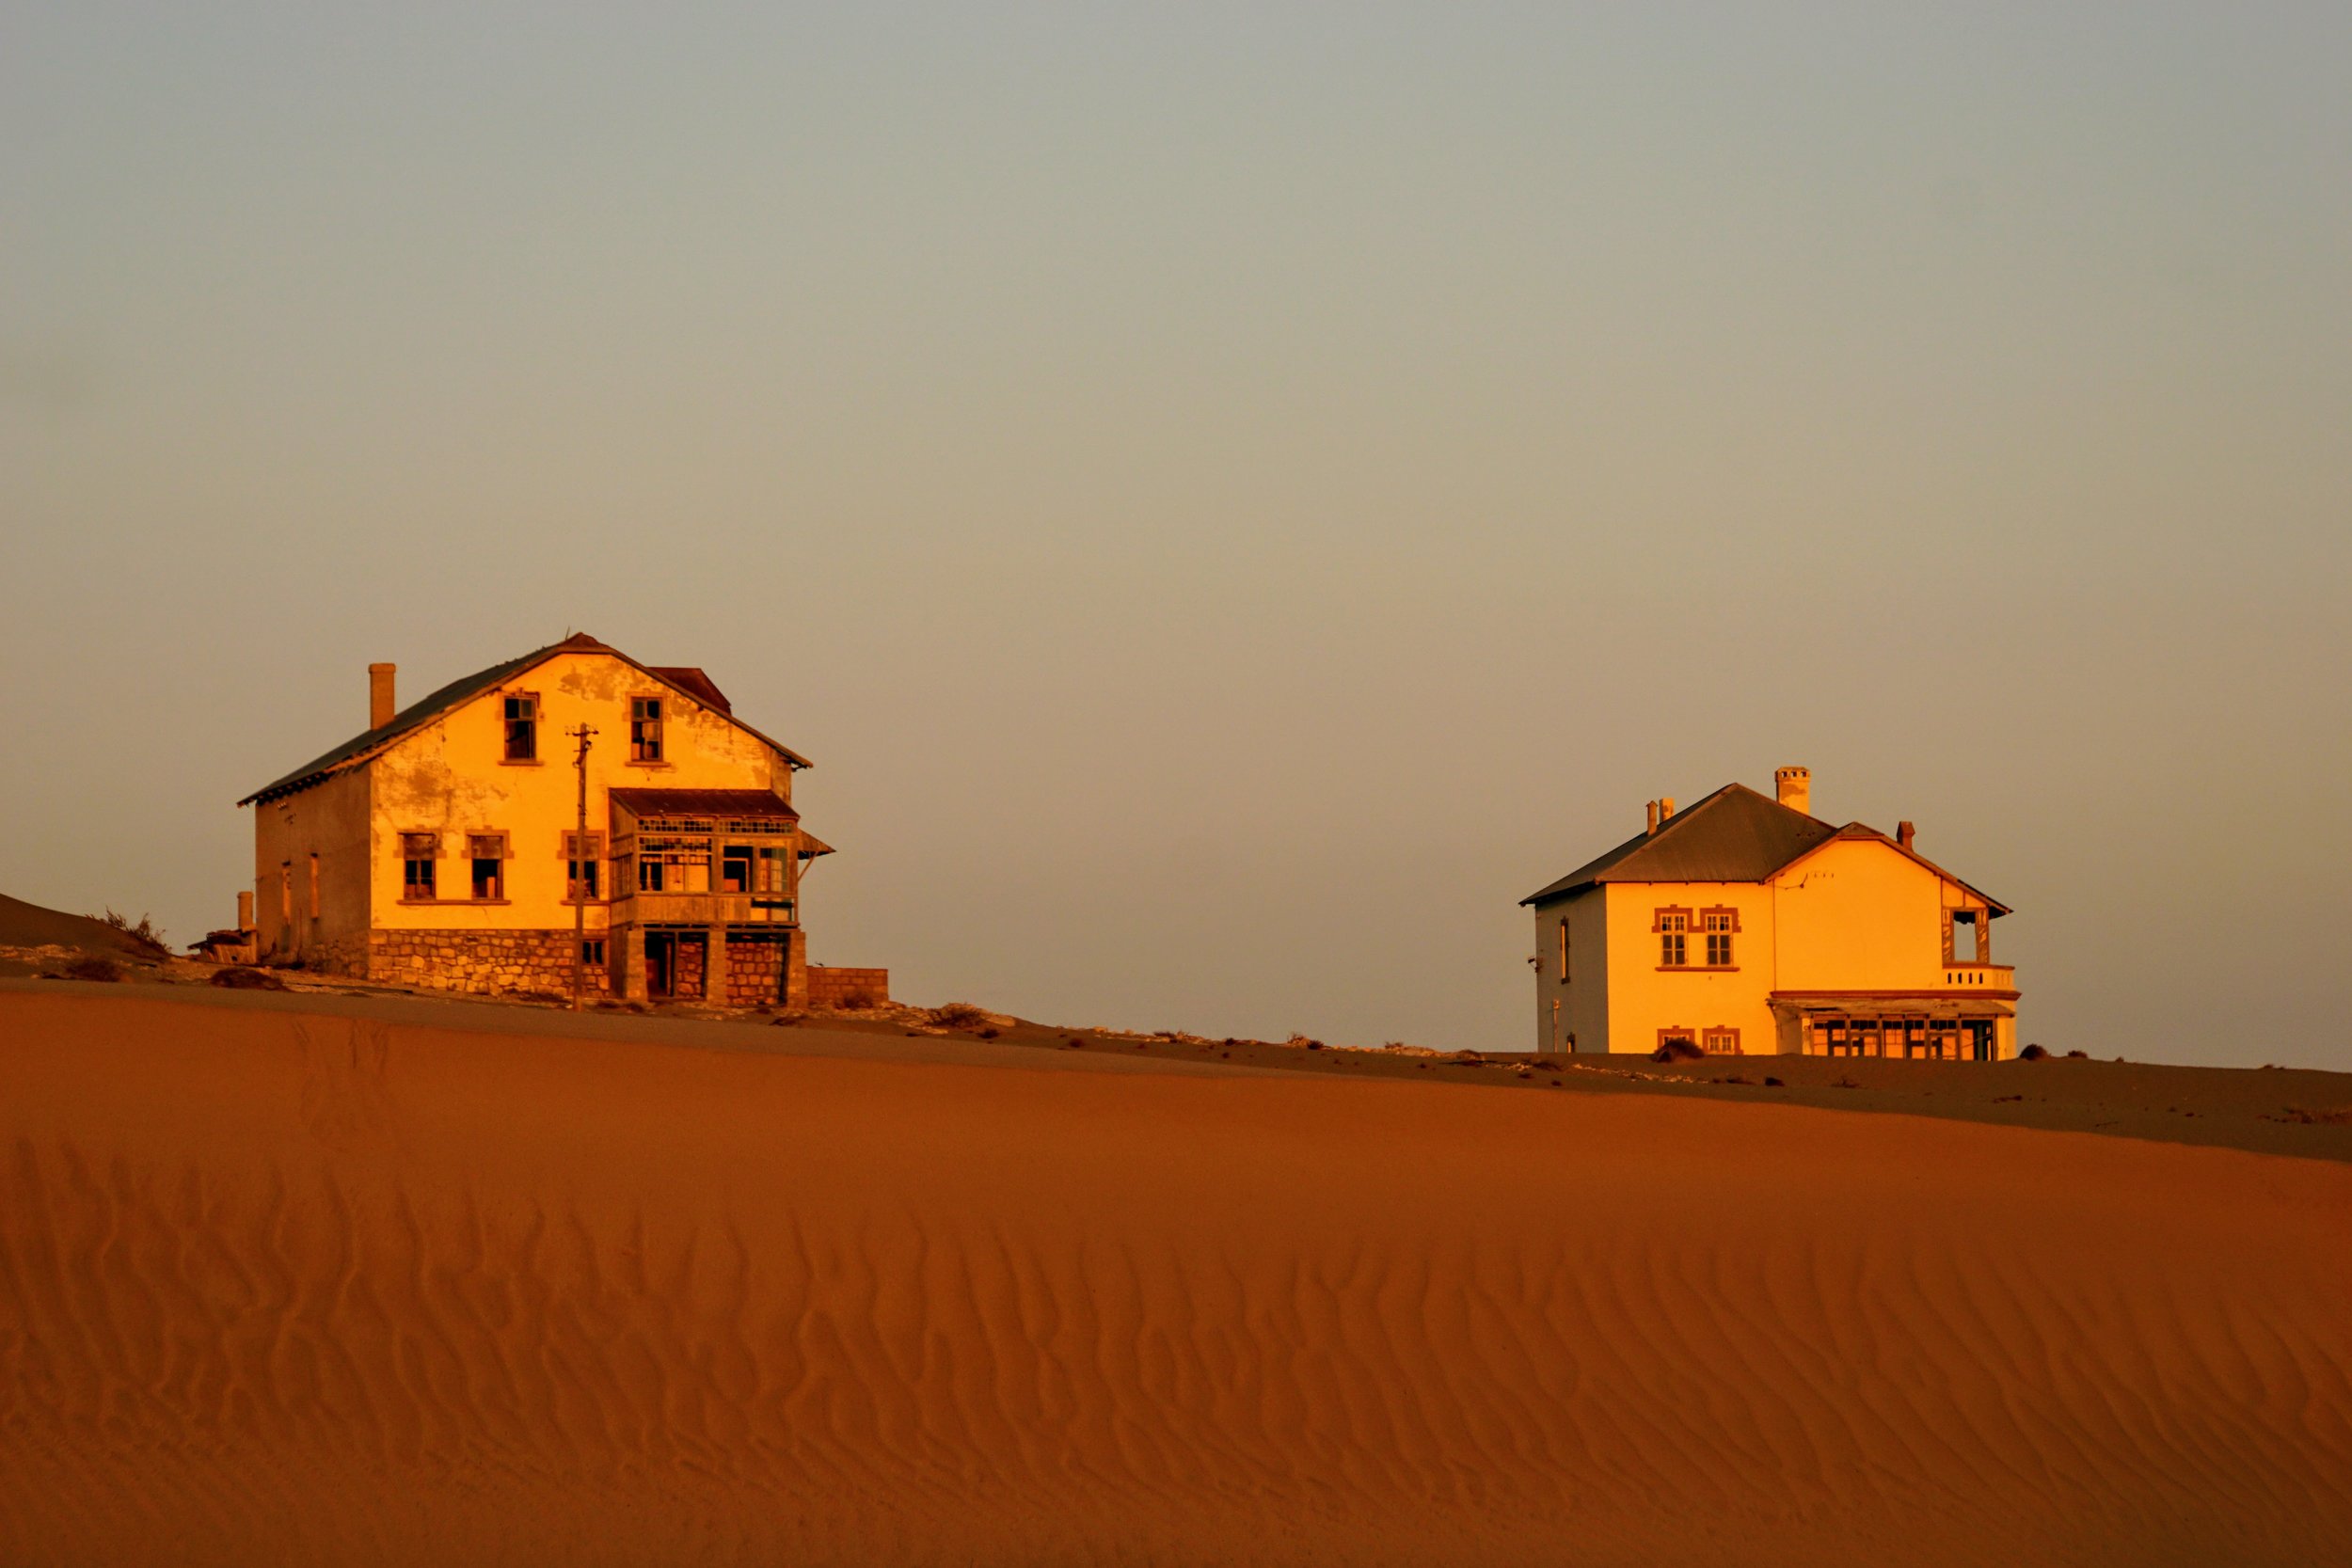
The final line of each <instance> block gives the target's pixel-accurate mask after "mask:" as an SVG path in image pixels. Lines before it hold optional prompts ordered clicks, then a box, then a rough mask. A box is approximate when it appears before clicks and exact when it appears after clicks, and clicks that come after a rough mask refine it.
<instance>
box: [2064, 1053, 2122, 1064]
mask: <svg viewBox="0 0 2352 1568" xmlns="http://www.w3.org/2000/svg"><path fill="white" fill-rule="evenodd" d="M2066 1059H2067V1060H2068V1061H2070V1062H2087V1061H2089V1060H2090V1052H2088V1051H2070V1052H2068V1053H2066ZM2122 1059H2123V1058H2122V1057H2121V1056H2118V1057H2117V1058H2116V1060H2117V1061H2119V1062H2120V1061H2122Z"/></svg>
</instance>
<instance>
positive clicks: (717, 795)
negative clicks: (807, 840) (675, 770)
mask: <svg viewBox="0 0 2352 1568" xmlns="http://www.w3.org/2000/svg"><path fill="white" fill-rule="evenodd" d="M608 793H609V794H610V795H611V796H612V803H613V804H614V805H616V806H620V807H623V808H625V809H626V810H628V812H629V813H630V814H631V815H632V816H764V817H779V818H782V819H784V820H786V821H790V822H798V821H799V820H800V819H801V814H800V813H799V812H797V811H794V810H793V809H792V808H791V807H790V806H789V805H787V804H786V803H785V800H784V797H782V796H781V795H778V794H777V793H775V791H773V790H770V789H615V790H611V791H608Z"/></svg>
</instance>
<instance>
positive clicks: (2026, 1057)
mask: <svg viewBox="0 0 2352 1568" xmlns="http://www.w3.org/2000/svg"><path fill="white" fill-rule="evenodd" d="M2047 1055H2049V1053H2048V1052H2046V1051H2044V1050H2042V1047H2040V1046H2038V1045H2029V1046H2027V1047H2026V1049H2025V1050H2023V1051H2020V1052H2019V1053H2017V1059H2018V1060H2019V1061H2021V1062H2038V1061H2041V1060H2042V1058H2043V1057H2045V1056H2047Z"/></svg>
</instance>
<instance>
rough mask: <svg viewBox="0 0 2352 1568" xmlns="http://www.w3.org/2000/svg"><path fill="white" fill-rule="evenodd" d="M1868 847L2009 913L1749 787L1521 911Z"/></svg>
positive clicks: (1578, 872) (1695, 807) (1756, 878)
mask: <svg viewBox="0 0 2352 1568" xmlns="http://www.w3.org/2000/svg"><path fill="white" fill-rule="evenodd" d="M1840 838H1844V839H1867V840H1872V841H1875V842H1877V843H1880V844H1883V845H1885V846H1886V847H1888V848H1889V849H1892V850H1894V851H1895V852H1896V853H1897V854H1899V855H1902V856H1904V857H1906V858H1908V859H1910V860H1914V861H1916V862H1918V863H1919V864H1921V865H1923V866H1925V867H1927V868H1928V869H1929V870H1930V871H1932V872H1934V873H1935V874H1936V875H1937V876H1939V877H1942V878H1944V879H1946V880H1947V881H1951V882H1956V883H1959V885H1960V886H1962V887H1963V888H1967V889H1968V891H1969V892H1970V893H1973V894H1976V895H1977V896H1978V897H1979V898H1982V899H1983V900H1984V901H1985V903H1986V904H1987V905H1988V906H1989V907H1990V908H1991V910H1992V911H1993V912H1994V914H2007V913H2009V912H2010V911H2009V906H2008V905H2006V904H2003V903H2002V902H2001V901H2000V900H1999V899H1997V898H1994V897H1993V896H1991V895H1988V894H1986V893H1984V892H1983V891H1981V890H1980V889H1978V888H1974V887H1969V884H1967V883H1966V882H1963V881H1961V879H1959V878H1958V877H1955V876H1953V875H1952V874H1951V873H1950V872H1948V871H1947V870H1945V869H1944V868H1943V867H1942V866H1940V865H1938V864H1936V863H1934V862H1933V861H1931V860H1929V859H1927V858H1926V857H1925V856H1923V855H1920V854H1919V853H1917V852H1916V851H1915V850H1911V849H1906V848H1904V847H1902V846H1901V845H1899V844H1898V843H1896V842H1895V841H1894V840H1893V839H1891V838H1888V837H1887V836H1886V835H1885V834H1884V833H1882V832H1879V831H1878V830H1877V829H1875V828H1867V827H1864V826H1863V825H1862V824H1861V823H1859V822H1849V823H1847V824H1846V825H1845V826H1844V827H1842V828H1833V827H1831V826H1830V825H1829V824H1828V823H1826V822H1824V821H1822V820H1821V819H1820V818H1819V817H1817V816H1806V815H1805V814H1804V812H1801V811H1798V810H1796V809H1795V808H1793V807H1790V806H1784V805H1782V804H1781V803H1780V802H1779V801H1777V800H1771V799H1769V798H1768V797H1766V796H1763V795H1759V794H1757V793H1756V791H1755V790H1753V789H1750V788H1749V787H1748V786H1747V785H1745V784H1725V785H1724V787H1723V788H1721V789H1719V790H1717V791H1715V793H1714V794H1712V795H1709V796H1708V797H1707V798H1706V799H1705V800H1699V801H1697V802H1695V803H1694V804H1692V807H1691V808H1690V809H1689V810H1688V811H1678V812H1677V813H1675V814H1674V815H1673V816H1669V817H1668V818H1666V820H1665V821H1663V822H1661V823H1660V824H1659V825H1658V831H1657V832H1654V833H1651V832H1641V833H1636V834H1634V835H1633V836H1632V837H1631V838H1629V839H1627V840H1626V841H1625V842H1624V843H1623V844H1620V845H1618V846H1617V847H1615V848H1614V849H1612V850H1610V851H1609V852H1608V853H1607V854H1605V855H1602V856H1600V857H1599V858H1598V859H1597V860H1592V861H1588V862H1586V863H1584V864H1582V865H1580V866H1578V867H1577V868H1576V869H1575V870H1574V871H1571V872H1569V873H1568V874H1567V875H1566V876H1565V877H1563V878H1561V879H1559V880H1558V881H1556V882H1553V883H1552V884H1551V885H1550V886H1549V887H1546V888H1544V889H1542V890H1541V891H1540V892H1536V893H1533V894H1530V895H1528V896H1526V897H1525V898H1522V899H1520V900H1519V902H1520V903H1521V904H1537V905H1541V904H1548V903H1550V902H1551V901H1552V900H1553V899H1556V898H1565V897H1567V896H1569V895H1572V894H1577V893H1581V892H1583V891H1584V890H1585V889H1586V888H1589V887H1595V886H1597V885H1598V884H1600V883H1603V882H1761V881H1764V880H1766V879H1769V878H1771V877H1772V875H1773V874H1774V873H1776V872H1780V871H1784V870H1786V869H1788V867H1789V866H1791V865H1793V864H1795V863H1797V862H1798V861H1801V860H1803V859H1804V857H1806V856H1807V855H1810V854H1811V853H1813V852H1814V851H1815V850H1816V849H1819V848H1820V847H1821V846H1822V845H1824V844H1827V843H1829V842H1830V841H1831V840H1832V839H1840Z"/></svg>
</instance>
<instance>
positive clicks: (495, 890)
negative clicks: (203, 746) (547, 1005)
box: [238, 633, 886, 1006]
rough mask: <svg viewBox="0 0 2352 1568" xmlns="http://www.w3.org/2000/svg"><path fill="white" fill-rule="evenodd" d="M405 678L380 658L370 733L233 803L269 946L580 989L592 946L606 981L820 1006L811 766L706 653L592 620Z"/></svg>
mask: <svg viewBox="0 0 2352 1568" xmlns="http://www.w3.org/2000/svg"><path fill="white" fill-rule="evenodd" d="M393 678H394V668H393V666H391V665H389V664H373V665H370V666H369V667H368V727H367V729H366V730H364V731H362V732H361V733H360V734H358V736H353V737H352V738H351V739H349V740H347V741H345V742H343V743H342V745H340V746H337V747H335V748H334V749H333V750H331V751H329V752H326V753H325V754H324V755H322V756H319V757H316V758H314V759H312V760H311V761H310V762H307V763H305V764H303V765H302V766H301V767H300V768H295V769H294V771H292V772H291V773H288V774H286V775H285V776H284V777H283V778H280V779H278V780H276V781H275V782H273V783H271V784H264V785H263V786H262V788H260V789H258V790H255V791H254V792H253V793H252V794H251V795H249V796H247V797H246V799H245V800H241V801H239V802H238V804H240V805H249V806H251V807H253V808H254V811H253V852H254V906H255V909H254V916H253V919H252V921H251V925H252V926H253V927H254V932H253V935H254V942H255V945H256V947H257V948H258V956H259V958H260V960H261V961H262V962H263V963H270V964H278V965H294V964H298V965H300V966H302V967H304V968H308V969H314V970H321V971H325V972H326V973H329V974H344V975H351V976H354V977H358V978H363V979H369V980H376V981H389V982H393V983H399V984H407V985H415V986H421V987H430V988H434V989H437V990H459V991H472V992H478V993H485V994H496V993H501V992H503V993H517V992H540V993H548V994H553V995H557V996H569V995H571V994H572V990H573V983H574V975H575V960H577V961H578V973H579V974H580V976H581V979H582V984H583V987H584V990H586V992H587V993H588V994H590V995H618V996H624V997H628V998H630V999H633V1000H660V999H663V998H673V997H679V998H683V997H692V998H700V999H703V1000H707V1001H709V1002H713V1003H720V1004H726V1005H732V1006H755V1005H759V1004H763V1003H772V1004H781V1005H784V1006H806V1005H807V1003H808V999H809V989H810V979H809V974H808V959H807V934H806V930H805V927H803V923H802V898H801V886H802V879H803V873H804V871H805V869H806V867H807V865H808V863H809V862H810V861H811V860H812V859H814V858H815V857H817V856H818V855H823V854H828V853H830V852H831V850H830V848H829V847H827V846H826V845H825V844H823V843H821V842H819V841H818V839H817V838H816V837H815V836H814V835H813V834H811V833H809V832H806V831H805V830H804V829H803V827H802V826H801V819H800V814H799V813H798V812H796V811H794V810H793V809H792V776H793V774H794V773H796V772H798V771H799V770H800V769H802V768H806V767H808V766H809V764H808V761H807V759H806V758H804V757H803V756H801V755H800V754H799V753H798V752H794V751H793V750H792V749H791V748H789V747H787V746H785V745H783V744H782V743H781V742H778V741H776V740H773V739H771V738H770V737H769V736H765V735H762V734H761V733H760V732H759V731H757V730H755V729H754V728H752V727H751V726H750V725H749V724H747V723H745V722H744V721H742V720H741V719H739V718H738V717H736V715H735V711H734V709H733V707H732V706H731V705H730V704H729V703H728V701H727V699H726V696H725V694H724V693H723V692H722V691H721V690H720V689H719V688H718V687H717V686H716V685H715V684H714V683H713V682H712V681H711V680H710V678H709V677H708V676H707V675H706V674H704V673H703V672H702V671H701V670H699V669H693V668H676V667H669V666H660V665H645V664H640V663H638V662H637V661H636V660H635V659H633V658H630V657H628V655H626V654H624V653H621V652H620V651H619V650H618V649H615V648H611V647H607V646H606V645H605V644H603V643H602V642H599V641H596V639H595V638H593V637H590V636H587V635H586V634H585V633H582V634H580V635H577V636H573V637H568V638H566V639H564V641H561V642H557V643H554V644H552V645H551V646H548V647H545V648H541V649H539V650H537V651H536V652H534V653H529V654H525V655H524V656H523V657H520V658H516V659H510V660H509V661H507V662H506V663H504V664H499V665H494V666H492V667H491V668H489V669H487V670H484V671H480V672H478V673H474V674H471V675H468V676H467V677H465V678H464V679H463V680H458V681H453V682H451V683H450V684H449V685H447V686H444V687H442V688H441V689H438V690H437V691H435V692H433V693H432V694H431V695H429V696H427V697H425V698H424V699H423V700H422V701H421V702H418V703H415V704H412V705H409V706H407V707H405V708H403V707H400V706H399V705H398V704H397V703H396V702H395V700H394V698H393ZM583 726H584V727H585V728H586V729H587V730H588V731H589V732H591V733H590V734H589V735H588V736H586V746H587V749H586V752H585V755H584V757H583V756H581V755H580V736H579V734H578V732H579V731H580V729H581V728H582V727H583ZM583 800H584V805H585V809H584V812H583V809H582V805H583ZM583 817H584V826H583ZM840 973H841V972H836V974H840ZM847 973H849V974H857V975H860V976H863V977H866V978H867V979H869V980H870V977H871V974H873V973H874V972H865V971H858V972H847ZM884 983H885V984H886V982H884ZM824 989H827V987H826V984H825V977H822V976H820V979H819V990H824Z"/></svg>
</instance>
